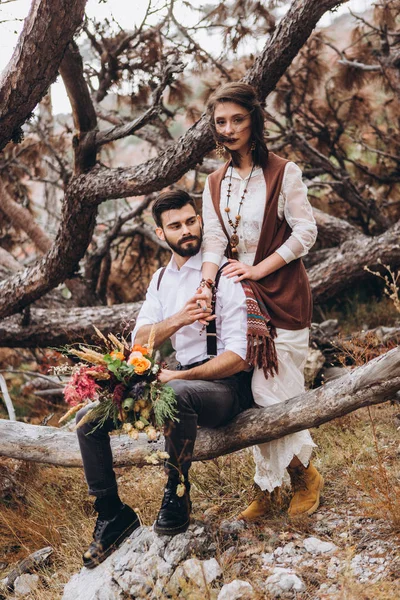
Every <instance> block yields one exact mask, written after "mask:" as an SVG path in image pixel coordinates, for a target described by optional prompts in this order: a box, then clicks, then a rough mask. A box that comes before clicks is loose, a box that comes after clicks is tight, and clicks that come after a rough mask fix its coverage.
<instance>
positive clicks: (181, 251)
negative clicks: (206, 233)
mask: <svg viewBox="0 0 400 600" xmlns="http://www.w3.org/2000/svg"><path fill="white" fill-rule="evenodd" d="M164 236H165V241H166V242H167V244H168V246H169V247H170V248H171V250H172V251H173V252H176V254H178V256H182V257H184V258H186V257H188V256H195V255H196V254H197V253H198V252H199V250H200V247H201V242H202V240H203V233H202V232H200V236H197V235H187V236H186V237H184V238H182V239H180V240H179V242H178V243H177V244H173V243H172V242H170V241H169V239H168V238H167V236H166V235H165V232H164ZM188 241H192V242H193V245H192V246H188V247H187V248H183V247H182V245H181V244H182V243H184V242H188Z"/></svg>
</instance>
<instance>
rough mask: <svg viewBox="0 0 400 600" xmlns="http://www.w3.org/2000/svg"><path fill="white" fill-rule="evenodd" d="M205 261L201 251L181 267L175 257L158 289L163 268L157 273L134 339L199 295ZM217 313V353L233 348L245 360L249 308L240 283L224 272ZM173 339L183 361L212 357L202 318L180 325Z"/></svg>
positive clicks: (148, 292) (148, 293) (141, 311)
mask: <svg viewBox="0 0 400 600" xmlns="http://www.w3.org/2000/svg"><path fill="white" fill-rule="evenodd" d="M224 262H226V261H225V260H224V261H223V263H224ZM201 265H202V256H201V252H199V253H198V254H196V256H192V257H190V258H189V260H188V261H186V263H185V264H184V265H183V267H181V268H180V269H178V266H177V264H176V262H175V259H174V257H172V258H171V260H170V262H169V263H168V266H167V267H166V269H165V272H164V275H163V277H162V279H161V284H160V287H159V289H158V290H157V284H158V280H159V276H160V271H161V269H159V270H158V271H157V272H156V273H155V274H154V275H153V277H152V279H151V282H150V285H149V288H148V290H147V294H146V299H145V301H144V303H143V305H142V308H141V310H140V312H139V315H138V318H137V320H136V325H135V328H134V330H133V332H132V339H133V340H134V339H135V336H136V334H137V332H138V331H139V329H140V328H141V327H143V325H152V324H154V323H160V322H161V321H164V320H165V319H167V318H168V317H171V316H172V315H174V314H176V313H177V312H178V311H179V310H181V308H183V306H184V305H185V304H186V302H187V301H188V300H189V299H190V298H192V297H193V296H194V295H195V293H196V290H197V288H198V286H199V283H200V281H201ZM215 313H216V315H217V318H216V330H217V353H218V354H221V352H224V351H225V350H231V351H232V352H235V354H237V355H238V356H240V357H241V358H242V359H243V360H244V359H245V358H246V350H247V338H246V334H247V310H246V298H245V295H244V292H243V289H242V286H241V285H240V283H233V281H232V279H227V278H226V277H224V276H223V275H221V278H220V280H219V285H218V291H217V298H216V307H215ZM171 343H172V346H173V348H174V349H175V350H176V358H177V360H178V361H179V362H180V363H181V364H182V365H189V364H191V363H195V362H198V361H201V360H204V359H206V358H207V357H208V354H207V341H206V332H205V331H202V325H200V323H199V322H198V321H196V322H195V323H192V324H191V325H185V327H182V328H181V329H179V330H178V331H177V332H176V333H175V334H174V335H173V336H172V337H171Z"/></svg>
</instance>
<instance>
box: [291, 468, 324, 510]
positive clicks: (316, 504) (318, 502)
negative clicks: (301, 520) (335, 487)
mask: <svg viewBox="0 0 400 600" xmlns="http://www.w3.org/2000/svg"><path fill="white" fill-rule="evenodd" d="M324 483H325V480H324V478H323V477H322V475H320V480H319V484H318V490H317V491H318V497H317V499H316V501H315V504H313V505H312V507H311V508H309V509H308V510H306V511H305V512H303V513H300V514H297V515H291V514H289V517H290V518H291V519H295V518H296V517H302V516H303V515H312V514H313V513H315V511H316V510H318V507H319V504H320V496H321V492H322V488H323V487H324Z"/></svg>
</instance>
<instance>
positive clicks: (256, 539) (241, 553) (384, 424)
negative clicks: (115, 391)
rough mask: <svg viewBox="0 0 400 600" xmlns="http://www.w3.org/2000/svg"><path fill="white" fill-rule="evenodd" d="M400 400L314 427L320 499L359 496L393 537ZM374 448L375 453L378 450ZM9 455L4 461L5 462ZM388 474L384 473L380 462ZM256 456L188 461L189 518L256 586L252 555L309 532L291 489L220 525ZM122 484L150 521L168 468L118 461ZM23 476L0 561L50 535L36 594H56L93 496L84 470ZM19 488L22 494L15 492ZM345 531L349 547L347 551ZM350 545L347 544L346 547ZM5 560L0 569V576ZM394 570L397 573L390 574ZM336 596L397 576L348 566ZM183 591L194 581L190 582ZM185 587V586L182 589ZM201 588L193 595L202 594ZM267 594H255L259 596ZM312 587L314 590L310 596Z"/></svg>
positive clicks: (379, 595)
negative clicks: (290, 510) (204, 526)
mask: <svg viewBox="0 0 400 600" xmlns="http://www.w3.org/2000/svg"><path fill="white" fill-rule="evenodd" d="M398 412H399V410H398V408H396V407H393V406H390V405H385V406H380V407H379V406H378V407H373V408H371V409H370V413H371V418H372V420H373V424H374V429H375V434H374V433H373V430H372V423H371V419H370V416H369V414H368V409H362V410H360V411H358V412H357V413H354V414H351V415H348V416H346V417H343V418H341V419H337V420H336V421H334V422H332V423H329V424H325V425H323V426H321V427H320V428H319V429H317V430H315V431H314V432H313V433H314V437H315V439H316V441H317V443H318V446H319V449H318V451H317V453H316V456H315V461H316V462H317V464H318V466H319V468H320V469H321V471H322V472H323V473H324V476H325V479H326V488H325V493H324V502H325V506H326V507H329V508H333V509H335V507H340V506H341V507H343V504H345V503H352V505H353V506H354V502H355V498H357V499H358V505H357V509H358V511H359V512H360V514H361V515H364V516H371V517H373V518H376V519H384V520H385V521H387V524H388V526H390V527H389V529H388V535H389V536H393V539H395V536H396V533H397V532H398V530H399V529H398V526H399V523H398V515H399V514H400V503H399V498H400V493H399V492H400V487H399V484H398V476H399V465H398V463H397V462H396V455H397V453H398V447H397V444H398V442H396V441H395V440H396V426H397V421H396V414H397V413H398ZM377 448H378V451H379V456H377ZM6 462H7V461H3V464H4V463H6ZM382 469H383V470H384V473H385V475H383V471H382ZM252 473H253V461H252V457H251V453H250V451H243V452H240V453H237V454H235V455H231V456H226V457H221V458H218V459H215V460H212V461H209V462H207V463H199V464H195V465H194V466H193V469H192V477H191V479H192V482H193V502H194V514H193V516H194V518H195V519H196V518H197V519H201V520H204V519H205V518H206V519H207V520H208V521H209V523H210V525H211V527H212V529H213V531H215V532H216V533H215V557H216V558H217V560H218V561H219V562H220V564H221V566H222V568H223V571H224V577H223V578H224V581H225V582H229V581H232V579H234V578H238V577H240V578H241V579H246V578H248V579H249V581H251V582H252V584H253V585H255V586H256V587H257V580H258V578H259V579H260V581H262V578H263V576H264V578H265V575H263V573H262V572H261V571H260V572H258V573H257V572H255V571H254V569H255V564H256V559H257V558H258V557H259V556H260V554H261V553H262V552H270V551H272V550H273V549H274V548H276V547H277V546H278V545H282V544H284V543H286V542H287V541H290V540H291V539H292V536H295V535H297V534H299V533H300V534H302V535H312V523H313V521H312V519H304V520H300V521H297V522H295V523H291V522H290V521H289V520H288V519H287V516H286V512H285V511H286V507H287V502H288V495H286V496H284V504H283V507H282V510H281V511H277V513H276V514H275V515H273V516H272V518H271V519H268V520H264V521H263V522H261V523H258V524H255V525H253V526H251V527H248V528H247V529H246V530H245V532H244V533H243V534H241V535H240V538H238V539H235V536H230V537H229V538H228V539H226V537H225V538H224V537H223V536H222V535H221V534H220V533H218V525H219V524H220V522H221V521H222V520H223V519H229V518H231V517H234V516H235V515H236V514H237V513H238V512H239V511H240V510H241V509H242V508H243V507H244V506H246V505H247V503H248V501H249V500H250V499H251V481H252ZM118 475H119V485H120V491H121V496H122V498H123V500H124V501H125V502H127V503H128V504H130V505H131V506H133V507H135V508H136V509H137V510H138V511H139V514H140V516H141V519H142V521H143V523H144V524H145V525H151V524H152V522H153V520H154V519H155V517H156V514H157V512H158V509H159V505H160V499H161V496H162V490H163V486H164V482H165V476H164V474H163V472H162V470H161V469H160V468H158V467H146V468H144V469H137V468H129V469H120V470H119V472H118ZM19 478H20V483H19V484H18V485H17V487H14V491H13V494H11V495H9V496H8V497H7V498H6V499H3V500H1V501H0V507H1V517H0V537H1V540H2V547H1V554H0V563H1V562H8V563H10V564H11V563H13V562H15V561H17V560H18V559H21V558H23V557H24V556H27V555H28V554H30V553H32V552H33V551H35V550H38V549H39V548H42V547H44V546H47V545H51V546H52V547H53V548H54V555H53V557H52V562H51V563H50V565H49V566H48V567H47V568H46V569H44V570H42V572H41V576H42V577H41V579H42V584H41V587H40V589H39V590H38V591H37V592H36V595H33V596H32V598H35V600H57V599H58V598H61V595H62V589H63V586H64V584H65V582H66V581H68V579H69V578H70V577H71V575H72V574H73V573H75V572H76V571H78V570H79V569H80V566H81V558H80V557H81V553H82V550H83V549H84V548H85V546H86V545H87V544H88V543H89V541H90V539H91V532H92V528H93V524H94V519H95V516H94V513H93V510H92V502H91V500H90V499H89V497H88V496H87V493H86V484H85V482H84V478H83V473H82V471H80V470H77V469H61V468H56V467H45V466H41V465H32V464H31V465H30V464H26V465H24V468H23V469H22V470H21V471H20V474H19ZM21 496H23V502H22V498H21ZM351 548H352V546H351V539H350V540H349V552H350V553H351V552H352V549H351ZM353 550H354V549H353ZM7 570H8V568H6V569H4V570H3V573H0V578H1V577H2V576H4V575H5V574H6V572H7ZM301 575H302V576H303V578H304V580H305V581H306V583H307V585H308V588H309V589H311V590H312V589H313V587H314V586H315V588H317V587H318V586H319V585H320V583H321V580H320V579H318V577H319V575H318V574H316V573H314V572H312V570H309V569H308V570H307V569H304V572H302V573H301ZM394 579H395V578H394ZM341 584H342V592H341V594H342V595H341V597H340V599H341V598H343V600H344V599H345V598H346V599H349V600H363V599H365V600H370V599H371V600H372V598H373V599H374V600H386V599H389V598H390V599H392V598H395V597H396V594H395V590H396V582H395V581H393V582H391V581H383V582H381V583H379V584H374V585H373V586H365V585H364V586H360V585H358V584H357V583H356V582H355V580H354V578H353V577H352V576H350V574H349V573H346V574H345V575H343V576H342V580H341ZM187 591H188V594H189V596H190V593H191V594H192V596H193V594H195V595H194V596H193V597H194V598H195V597H196V593H195V591H194V590H193V589H192V590H191V591H190V590H189V589H188V590H187ZM189 592H190V593H189ZM199 597H200V596H199ZM262 597H265V596H262V595H260V598H262ZM311 597H312V596H311Z"/></svg>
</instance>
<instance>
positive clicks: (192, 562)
mask: <svg viewBox="0 0 400 600" xmlns="http://www.w3.org/2000/svg"><path fill="white" fill-rule="evenodd" d="M182 570H183V573H184V575H185V576H186V577H187V579H189V580H190V581H193V582H194V583H196V584H197V585H198V586H199V587H203V586H204V584H205V583H206V584H209V583H211V582H212V581H214V580H215V579H217V577H221V575H222V569H221V567H220V566H219V564H218V561H217V560H216V559H215V558H210V559H209V560H199V559H198V558H189V559H188V560H185V562H184V563H183V564H182Z"/></svg>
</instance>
